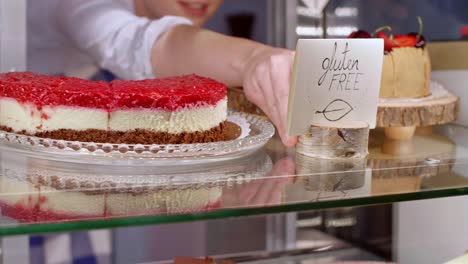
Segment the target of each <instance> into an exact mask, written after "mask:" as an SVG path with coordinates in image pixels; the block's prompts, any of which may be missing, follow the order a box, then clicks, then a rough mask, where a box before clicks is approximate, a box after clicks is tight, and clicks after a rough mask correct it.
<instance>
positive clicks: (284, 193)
mask: <svg viewBox="0 0 468 264" xmlns="http://www.w3.org/2000/svg"><path fill="white" fill-rule="evenodd" d="M451 127H452V126H446V128H447V129H445V131H453V129H450V128H451ZM459 129H462V130H463V132H464V134H466V133H467V132H468V130H467V129H465V128H457V131H458V130H459ZM442 131H443V130H442ZM452 134H453V133H452ZM447 135H451V134H450V133H447ZM463 144H465V143H464V139H463V137H462V138H460V137H455V138H453V139H450V138H448V137H445V136H443V135H438V134H418V135H416V136H415V137H414V138H413V140H411V141H389V140H387V139H385V137H384V136H383V133H381V132H380V131H374V132H373V133H372V135H371V139H370V143H369V151H370V155H369V156H368V158H367V159H366V160H360V161H349V162H342V161H340V162H337V161H334V160H318V159H314V158H309V157H306V156H302V155H299V154H298V155H295V154H294V150H293V149H289V150H288V149H285V148H284V147H282V146H281V144H279V140H278V139H276V138H275V139H273V140H271V141H270V142H269V143H268V144H267V146H266V147H265V148H264V149H262V150H261V151H259V152H256V153H253V154H250V155H248V156H245V157H241V158H236V159H233V160H230V161H220V162H212V163H208V164H195V165H184V164H181V165H180V166H170V165H166V166H164V165H151V163H148V164H146V163H145V165H144V166H142V165H141V164H140V163H139V162H138V160H135V161H134V162H129V161H127V162H125V163H122V164H119V162H115V163H114V164H112V165H99V164H82V163H79V162H78V161H77V162H76V163H74V162H71V161H67V162H64V161H58V160H47V159H46V158H41V157H38V156H37V155H28V153H25V152H16V151H15V149H14V148H9V149H5V148H3V150H2V151H1V152H0V159H1V173H2V174H1V176H0V207H1V209H2V211H1V212H2V216H3V217H4V218H5V219H9V220H8V221H0V234H2V235H8V234H24V233H29V232H47V231H57V230H73V229H78V228H98V227H99V228H103V227H116V226H128V225H141V224H156V223H170V222H180V221H191V220H194V219H212V218H222V217H233V216H243V215H255V214H265V213H278V212H288V211H300V210H310V209H322V208H335V207H347V206H359V205H369V204H379V203H389V202H398V201H407V200H413V199H421V198H435V197H446V196H453V195H464V194H468V149H467V148H466V146H464V145H463ZM454 168H455V170H454ZM345 220H346V219H345ZM349 220H350V219H347V220H346V221H349ZM351 220H352V219H351ZM45 223H46V224H45ZM44 224H45V225H44ZM309 224H310V223H309ZM344 224H346V223H344V222H343V223H338V222H337V223H330V225H344Z"/></svg>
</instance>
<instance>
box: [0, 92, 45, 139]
mask: <svg viewBox="0 0 468 264" xmlns="http://www.w3.org/2000/svg"><path fill="white" fill-rule="evenodd" d="M41 114H42V113H41V111H40V110H39V109H37V107H36V106H35V105H34V104H32V103H20V102H18V101H16V99H13V98H8V97H2V98H0V125H1V126H6V127H9V128H11V129H13V130H14V131H17V132H20V131H23V130H24V131H26V132H28V133H31V134H33V133H36V131H37V129H38V128H39V127H40V126H41Z"/></svg>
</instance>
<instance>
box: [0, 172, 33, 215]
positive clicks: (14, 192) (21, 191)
mask: <svg viewBox="0 0 468 264" xmlns="http://www.w3.org/2000/svg"><path fill="white" fill-rule="evenodd" d="M0 203H4V204H7V205H12V206H13V205H16V206H21V207H23V208H34V207H35V206H36V205H37V204H38V203H39V191H38V189H37V188H36V187H35V186H34V185H32V184H30V183H28V182H25V181H19V180H16V179H11V178H9V177H7V176H2V177H0Z"/></svg>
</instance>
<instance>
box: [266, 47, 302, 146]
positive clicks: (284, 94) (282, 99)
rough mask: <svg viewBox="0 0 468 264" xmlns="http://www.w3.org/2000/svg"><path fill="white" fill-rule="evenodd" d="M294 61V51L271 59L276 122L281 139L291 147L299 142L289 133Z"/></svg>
mask: <svg viewBox="0 0 468 264" xmlns="http://www.w3.org/2000/svg"><path fill="white" fill-rule="evenodd" d="M293 63H294V53H293V52H289V51H287V52H284V53H282V54H281V55H277V56H273V57H272V59H271V68H270V75H271V78H272V79H273V80H272V81H271V83H272V84H273V94H274V98H275V102H276V103H275V105H276V106H277V107H276V108H275V110H276V115H277V118H278V119H279V120H278V122H277V123H275V124H276V126H277V128H278V133H279V135H280V137H281V141H282V142H283V144H284V145H286V146H288V147H291V146H294V145H295V144H296V143H297V137H290V136H288V135H287V133H286V130H287V115H288V98H289V90H290V80H291V69H292V65H293Z"/></svg>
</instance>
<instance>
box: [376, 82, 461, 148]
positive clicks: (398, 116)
mask: <svg viewBox="0 0 468 264" xmlns="http://www.w3.org/2000/svg"><path fill="white" fill-rule="evenodd" d="M438 89H439V90H440V89H442V94H439V95H437V96H435V95H434V96H428V97H426V98H419V99H408V98H401V99H381V100H380V103H379V108H378V112H377V127H382V128H384V131H385V135H386V137H387V138H389V139H394V140H408V139H411V138H412V137H413V135H414V134H415V131H416V128H421V129H420V130H421V131H420V133H426V134H427V133H430V131H431V126H433V125H441V124H446V123H450V122H452V121H455V119H456V118H457V114H458V97H456V96H455V95H453V94H451V93H450V92H448V91H446V90H445V89H443V88H438ZM440 92H441V91H439V93H440Z"/></svg>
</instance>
